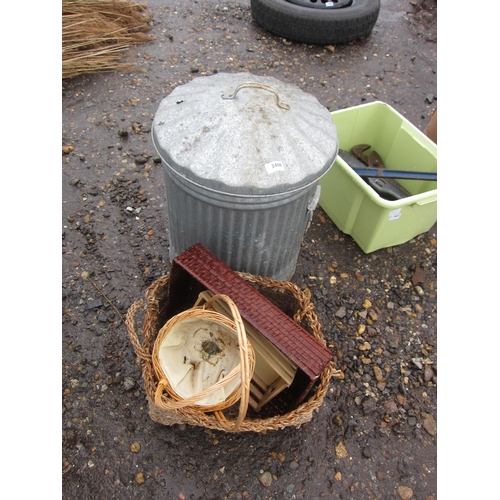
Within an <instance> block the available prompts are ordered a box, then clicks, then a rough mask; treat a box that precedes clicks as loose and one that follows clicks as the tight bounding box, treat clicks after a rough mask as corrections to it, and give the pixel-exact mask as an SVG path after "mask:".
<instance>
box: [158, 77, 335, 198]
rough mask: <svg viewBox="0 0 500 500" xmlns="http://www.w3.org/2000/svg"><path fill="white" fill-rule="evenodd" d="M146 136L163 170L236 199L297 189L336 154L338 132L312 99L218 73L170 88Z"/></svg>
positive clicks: (286, 87)
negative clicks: (169, 170) (160, 160)
mask: <svg viewBox="0 0 500 500" xmlns="http://www.w3.org/2000/svg"><path fill="white" fill-rule="evenodd" d="M152 135H153V142H154V144H155V147H156V149H157V151H158V154H159V155H160V156H161V158H162V160H163V161H164V163H166V164H167V168H170V169H172V170H174V171H175V172H176V173H177V174H179V175H180V176H182V177H183V178H185V179H188V180H189V181H191V182H194V183H195V184H198V185H200V186H202V187H203V188H207V189H211V190H214V191H218V192H223V193H234V194H237V195H272V194H278V193H287V192H291V191H295V190H298V189H302V188H304V187H305V186H308V185H310V184H312V183H315V182H317V181H318V180H319V179H320V178H321V177H322V176H323V175H324V174H325V173H326V172H327V171H328V169H329V168H330V167H331V166H332V165H333V163H334V161H335V158H336V156H337V153H338V138H337V128H336V126H335V124H334V122H333V121H332V117H331V115H330V112H329V111H328V109H326V108H325V107H324V106H323V105H322V104H320V102H319V101H318V100H317V99H316V98H315V97H314V96H312V95H310V94H307V93H305V92H303V91H302V90H301V89H299V88H298V87H296V86H294V85H291V84H288V83H283V82H281V81H279V80H277V79H275V78H273V77H266V76H256V75H252V74H250V73H236V74H229V73H218V74H216V75H212V76H203V77H197V78H195V79H193V80H192V81H191V82H189V83H187V84H185V85H181V86H179V87H176V88H175V89H174V90H173V91H172V92H171V93H170V94H169V95H168V96H167V97H165V98H164V99H163V100H162V101H161V103H160V105H159V107H158V110H157V112H156V114H155V117H154V120H153V130H152Z"/></svg>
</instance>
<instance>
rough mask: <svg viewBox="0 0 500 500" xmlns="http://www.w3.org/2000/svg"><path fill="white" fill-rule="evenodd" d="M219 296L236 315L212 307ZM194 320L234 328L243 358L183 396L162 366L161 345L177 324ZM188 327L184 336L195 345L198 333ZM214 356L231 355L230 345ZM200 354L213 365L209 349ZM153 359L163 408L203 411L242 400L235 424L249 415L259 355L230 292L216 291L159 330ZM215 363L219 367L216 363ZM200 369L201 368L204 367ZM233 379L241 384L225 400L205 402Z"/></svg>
mask: <svg viewBox="0 0 500 500" xmlns="http://www.w3.org/2000/svg"><path fill="white" fill-rule="evenodd" d="M217 300H223V301H224V302H225V303H226V304H227V305H228V307H229V310H230V312H231V315H232V319H230V318H228V317H226V316H224V315H223V314H220V313H218V312H216V311H214V310H213V309H212V304H213V303H214V302H215V301H217ZM193 320H196V321H201V322H202V323H204V324H205V325H207V326H210V325H214V324H215V325H217V326H218V328H217V329H218V330H220V329H224V330H225V331H229V332H231V333H232V336H234V339H235V340H237V350H238V351H239V359H240V362H239V364H238V365H237V366H235V367H234V368H233V369H232V370H231V371H230V372H229V373H228V374H227V375H226V376H225V377H224V378H222V379H221V380H219V381H217V382H216V383H214V384H212V385H210V386H209V387H206V388H204V389H203V390H202V391H200V392H197V393H196V394H194V395H190V396H186V397H182V396H181V395H179V394H178V391H176V388H174V387H173V386H172V384H171V381H170V380H169V377H168V374H167V373H166V370H164V369H163V367H162V363H161V359H160V348H161V346H162V344H163V342H164V341H165V340H168V337H169V335H171V334H172V333H173V332H174V330H175V328H176V327H179V326H182V325H186V324H188V322H190V321H193ZM186 330H187V331H188V332H189V333H188V334H187V335H185V336H184V338H185V340H186V343H187V344H190V345H191V346H193V345H194V343H195V342H194V337H195V335H196V334H194V333H193V332H191V331H190V327H189V324H188V326H187V328H186ZM229 341H231V339H229ZM226 343H227V342H226ZM220 344H221V345H222V344H223V343H222V342H221V343H220ZM233 345H234V341H233ZM226 347H228V346H226ZM196 350H198V349H196ZM225 354H226V355H225ZM181 356H182V355H181ZM214 357H216V358H219V359H220V360H221V361H223V360H224V359H227V358H228V357H229V356H227V349H226V353H222V356H221V357H219V356H217V355H216V354H214ZM200 358H201V359H200ZM200 358H198V360H200V361H201V363H204V362H205V358H206V360H207V361H208V363H206V365H208V366H210V365H211V364H210V361H209V359H210V354H208V355H207V354H206V353H205V352H203V349H201V355H200ZM185 359H186V358H184V360H185ZM152 361H153V368H154V371H155V374H156V378H157V379H158V381H159V382H158V387H157V389H156V392H155V403H156V404H157V405H158V406H159V407H160V408H162V409H163V410H176V409H179V408H186V407H190V408H192V409H193V410H197V411H199V412H202V413H206V412H220V411H222V410H225V409H226V408H229V407H230V406H232V405H233V404H235V403H237V402H238V401H240V407H239V415H238V419H237V421H236V423H235V425H236V426H239V425H240V424H241V422H242V421H243V419H244V418H245V415H246V412H247V409H248V397H249V385H250V381H251V379H252V375H253V372H254V368H255V355H254V351H253V348H252V346H251V344H250V343H249V342H248V341H247V336H246V332H245V327H244V325H243V321H242V319H241V316H240V314H239V311H238V308H237V307H236V305H235V304H234V302H233V301H232V300H231V299H230V298H229V297H228V296H226V295H215V296H214V297H212V298H211V299H210V300H209V301H208V302H207V303H206V304H204V305H202V306H199V307H192V308H190V309H187V310H186V311H183V312H182V313H179V314H176V315H175V316H174V317H172V318H170V319H169V320H168V321H167V322H166V323H165V325H164V326H163V327H162V328H161V329H160V331H159V333H158V337H157V338H156V341H155V343H154V347H153V356H152ZM184 366H185V365H184ZM215 367H217V365H216V364H215ZM210 369H211V370H213V368H212V367H211V366H210ZM199 370H201V368H200V369H199ZM199 370H197V371H199ZM219 370H220V365H219V368H217V371H219ZM238 378H239V380H238ZM238 382H239V383H238ZM231 383H236V384H237V387H236V388H235V389H234V390H232V392H230V394H229V395H228V396H227V397H225V398H224V399H223V400H222V401H220V402H216V403H214V404H208V403H206V402H205V401H206V399H207V398H209V397H210V396H213V395H214V394H217V393H219V391H220V390H222V389H224V388H225V387H226V386H229V385H230V384H231ZM233 385H234V384H233ZM164 391H166V392H167V393H168V396H170V397H165V398H164V397H163V392H164Z"/></svg>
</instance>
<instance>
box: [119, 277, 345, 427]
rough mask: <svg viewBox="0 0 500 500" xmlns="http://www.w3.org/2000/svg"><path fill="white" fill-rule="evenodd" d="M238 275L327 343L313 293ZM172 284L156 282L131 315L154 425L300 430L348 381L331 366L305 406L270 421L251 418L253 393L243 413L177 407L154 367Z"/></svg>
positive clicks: (244, 399) (129, 319)
mask: <svg viewBox="0 0 500 500" xmlns="http://www.w3.org/2000/svg"><path fill="white" fill-rule="evenodd" d="M237 274H238V275H239V276H240V277H242V278H243V279H245V280H246V281H247V282H249V283H250V284H252V285H253V286H254V287H255V288H257V290H258V291H259V292H260V293H262V294H263V295H264V296H265V297H266V298H268V299H269V300H271V301H272V302H274V303H276V304H277V305H278V307H279V308H280V309H281V310H282V311H286V313H287V314H288V315H289V316H290V317H293V320H294V321H295V322H296V323H297V324H299V325H302V326H303V327H304V328H305V329H306V330H308V331H309V332H311V333H312V335H313V336H314V337H315V338H316V339H317V340H318V341H319V342H321V343H322V344H323V345H326V344H325V340H324V338H323V335H322V332H321V327H320V324H319V322H318V319H317V316H316V313H315V311H314V306H313V305H312V303H311V301H310V295H309V293H308V292H307V291H303V290H301V289H300V288H299V287H297V286H296V285H294V284H293V283H290V282H285V281H276V280H272V279H270V278H263V277H259V276H253V275H251V274H248V273H240V272H239V273H237ZM168 285H169V275H166V276H163V277H162V278H159V279H158V280H157V281H155V282H154V283H153V284H152V285H151V286H150V287H149V288H148V289H147V290H146V294H145V300H138V301H136V302H134V303H133V304H132V305H131V306H130V308H129V310H128V312H127V317H126V325H127V329H128V332H129V336H130V340H131V342H132V345H133V347H134V350H135V353H136V355H137V357H138V358H139V360H140V362H141V367H142V375H143V380H144V388H145V391H146V396H147V400H148V405H149V414H150V417H151V419H152V420H153V421H155V422H157V423H160V424H163V425H173V424H189V425H197V426H202V427H206V428H209V429H217V430H222V431H229V432H245V431H253V432H265V431H268V430H277V429H282V428H285V427H289V426H294V427H300V425H302V424H304V423H306V422H308V421H310V420H311V418H312V415H313V412H314V411H315V410H317V409H318V408H319V407H320V406H321V404H322V402H323V399H324V397H325V395H326V392H327V390H328V387H329V384H330V379H331V378H332V376H333V377H335V378H339V379H342V378H343V373H342V372H341V371H340V370H337V369H335V364H334V362H333V361H332V362H330V363H329V364H328V365H327V366H326V367H325V369H324V370H323V372H322V373H321V375H320V376H319V378H318V380H317V383H316V384H315V386H314V387H313V389H312V390H311V391H310V393H309V395H308V397H307V398H306V400H305V401H304V402H302V404H300V405H299V406H298V407H296V408H295V409H293V410H291V411H289V412H288V413H286V414H282V415H275V416H270V417H269V416H268V417H262V418H260V417H258V416H256V417H249V416H248V415H246V414H245V411H246V404H247V403H248V400H247V398H248V394H247V395H246V396H245V395H243V396H242V397H241V399H240V405H239V408H238V409H237V410H236V409H235V406H237V405H233V406H232V407H230V408H228V409H227V410H224V411H221V410H218V411H214V412H203V411H200V409H199V408H196V407H195V406H194V405H187V406H186V405H185V404H183V403H182V402H181V403H180V404H177V403H178V402H176V401H175V399H174V398H172V397H171V396H170V395H169V394H168V393H167V392H165V391H164V390H163V389H164V386H162V384H161V383H160V381H159V380H158V377H157V375H156V373H155V369H154V363H153V359H154V356H153V349H154V344H155V341H156V339H157V337H158V334H159V331H160V330H161V328H162V326H163V323H165V319H164V318H163V317H162V311H163V309H164V307H165V304H166V302H167V298H168ZM139 315H141V316H143V318H142V319H143V324H142V328H141V329H138V331H137V332H136V326H135V325H136V319H138V318H137V317H138V316H139ZM139 334H140V335H141V337H142V342H141V340H140V339H139ZM243 357H245V356H244V355H242V358H241V359H243ZM247 390H248V389H247ZM244 392H245V391H244Z"/></svg>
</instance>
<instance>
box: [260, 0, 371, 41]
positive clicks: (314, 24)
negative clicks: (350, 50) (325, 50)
mask: <svg viewBox="0 0 500 500" xmlns="http://www.w3.org/2000/svg"><path fill="white" fill-rule="evenodd" d="M251 10H252V17H253V19H254V20H255V22H256V23H257V24H258V25H259V26H261V27H262V28H264V29H265V30H267V31H269V32H271V33H274V34H275V35H278V36H281V37H284V38H287V39H289V40H294V41H296V42H304V43H313V44H323V45H327V44H338V43H346V42H350V41H352V40H356V39H358V38H361V37H363V36H366V35H368V34H369V33H370V32H371V31H372V29H373V27H374V26H375V23H376V22H377V18H378V15H379V11H380V0H251Z"/></svg>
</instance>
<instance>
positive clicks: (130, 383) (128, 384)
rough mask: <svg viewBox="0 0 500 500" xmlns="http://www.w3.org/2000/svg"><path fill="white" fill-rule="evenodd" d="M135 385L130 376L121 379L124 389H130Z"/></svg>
mask: <svg viewBox="0 0 500 500" xmlns="http://www.w3.org/2000/svg"><path fill="white" fill-rule="evenodd" d="M134 386H135V380H134V379H133V378H131V377H125V380H124V381H123V387H124V388H125V390H126V391H130V389H133V388H134Z"/></svg>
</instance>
